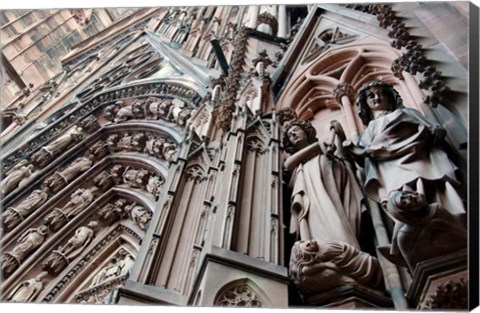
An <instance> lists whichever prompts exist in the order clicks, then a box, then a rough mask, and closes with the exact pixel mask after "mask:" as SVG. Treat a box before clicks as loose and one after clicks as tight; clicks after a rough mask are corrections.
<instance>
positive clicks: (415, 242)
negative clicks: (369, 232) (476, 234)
mask: <svg viewBox="0 0 480 313" xmlns="http://www.w3.org/2000/svg"><path fill="white" fill-rule="evenodd" d="M382 208H383V209H384V210H385V212H386V213H387V214H388V215H389V216H390V217H391V218H392V219H393V220H395V221H396V223H395V229H394V233H393V238H392V244H391V245H389V246H383V247H378V249H379V251H380V252H381V253H382V254H383V255H384V256H385V257H386V258H387V259H388V260H389V261H391V262H392V263H394V264H397V265H400V266H405V267H408V268H409V269H410V271H411V272H412V273H413V272H414V270H415V266H416V264H417V263H418V262H421V261H425V260H428V259H432V258H435V257H438V256H444V255H448V254H449V253H453V252H456V251H460V250H462V249H466V248H467V243H468V242H467V238H468V235H467V230H466V229H465V227H464V226H463V224H462V223H461V222H459V221H458V220H457V219H456V218H455V217H454V216H453V215H452V214H451V213H450V212H449V211H447V210H446V209H445V208H444V207H442V206H441V205H439V204H437V203H432V204H428V203H427V202H426V200H425V196H424V195H423V194H420V193H417V192H411V191H393V192H391V193H390V197H389V198H386V199H384V200H383V201H382Z"/></svg>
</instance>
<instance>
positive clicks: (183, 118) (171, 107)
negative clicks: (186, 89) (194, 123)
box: [103, 97, 196, 127]
mask: <svg viewBox="0 0 480 313" xmlns="http://www.w3.org/2000/svg"><path fill="white" fill-rule="evenodd" d="M195 113H196V110H194V109H191V108H189V107H188V105H187V104H186V103H185V102H183V101H181V100H178V99H158V98H153V97H150V98H148V99H145V100H144V99H140V100H135V101H134V102H133V103H132V104H129V105H125V103H124V101H123V100H120V101H117V102H116V103H115V104H112V105H109V106H107V107H105V109H104V110H103V116H104V117H105V119H106V120H108V121H110V122H112V123H120V122H124V121H127V120H131V119H145V118H146V119H151V120H158V119H164V120H166V121H170V122H172V123H176V124H177V125H179V126H181V127H185V126H186V125H187V121H188V120H189V118H190V117H192V116H193V115H194V114H195Z"/></svg>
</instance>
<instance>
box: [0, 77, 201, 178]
mask: <svg viewBox="0 0 480 313" xmlns="http://www.w3.org/2000/svg"><path fill="white" fill-rule="evenodd" d="M145 94H149V95H150V96H151V97H155V98H157V97H159V98H162V99H166V98H169V99H178V102H177V105H175V104H173V105H172V107H171V111H169V114H170V117H169V121H172V122H174V123H177V124H178V125H180V126H181V127H182V125H183V126H185V125H186V122H187V121H188V119H189V118H190V116H192V115H193V114H194V107H195V106H196V105H197V104H198V103H199V102H200V100H201V97H200V96H199V95H198V93H197V92H195V91H194V90H192V89H190V88H189V87H185V86H183V85H180V84H176V83H166V82H158V83H143V84H135V85H133V86H127V87H124V88H121V89H117V90H114V91H107V92H104V93H102V94H99V95H97V96H95V97H93V98H91V99H90V100H88V101H87V102H86V103H85V104H83V105H82V106H81V107H78V108H76V109H75V110H73V111H72V112H71V113H69V114H67V115H65V116H64V117H63V118H62V119H60V120H59V121H58V122H57V123H55V124H53V125H52V126H50V127H49V128H47V129H45V130H44V131H42V132H41V133H40V134H39V135H38V136H37V137H35V138H34V139H33V140H31V141H29V142H27V143H25V145H24V146H22V147H21V148H19V149H17V150H15V151H14V152H13V153H11V154H9V155H7V156H6V157H4V158H3V159H2V168H3V171H5V172H6V171H8V170H10V169H11V168H13V166H15V165H16V164H17V163H19V162H20V161H22V160H26V159H28V158H29V156H30V155H31V154H32V153H34V152H35V153H34V154H35V156H33V155H32V159H31V160H30V161H31V163H32V164H34V165H36V166H38V167H40V168H42V167H44V166H46V165H47V164H49V163H50V162H51V161H52V160H53V156H52V154H53V155H55V157H57V156H58V153H57V152H59V151H65V149H66V148H69V147H71V146H72V145H73V144H74V143H78V141H79V140H80V139H81V138H82V137H83V136H85V135H86V131H84V130H83V129H81V127H79V126H73V127H72V125H74V123H75V121H78V120H82V119H83V118H84V117H85V116H86V115H88V114H89V113H92V112H93V111H94V110H95V109H97V108H99V107H102V106H103V104H104V103H107V102H110V103H111V102H114V103H115V102H117V101H120V100H123V99H125V98H132V97H138V96H145ZM172 103H173V101H172ZM180 103H183V104H180ZM187 103H188V104H189V106H190V107H187ZM87 122H88V121H87ZM85 123H86V122H85ZM80 135H82V136H80ZM56 136H60V137H58V138H57V139H55V140H54V141H53V142H52V143H51V144H48V142H49V141H51V140H52V139H53V138H55V137H56ZM60 138H61V139H60ZM57 140H58V141H57ZM64 145H65V146H64ZM38 147H42V148H41V149H40V150H38V151H36V150H37V149H38Z"/></svg>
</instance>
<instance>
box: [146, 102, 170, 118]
mask: <svg viewBox="0 0 480 313" xmlns="http://www.w3.org/2000/svg"><path fill="white" fill-rule="evenodd" d="M147 106H148V112H149V113H148V114H147V118H149V119H155V120H158V119H160V118H163V119H166V118H167V116H168V112H169V110H170V107H171V106H172V101H171V100H166V99H155V98H152V99H148V100H147Z"/></svg>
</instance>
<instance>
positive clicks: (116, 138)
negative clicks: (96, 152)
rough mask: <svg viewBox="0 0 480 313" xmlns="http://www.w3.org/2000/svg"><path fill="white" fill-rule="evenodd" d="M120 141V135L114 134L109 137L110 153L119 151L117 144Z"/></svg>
mask: <svg viewBox="0 0 480 313" xmlns="http://www.w3.org/2000/svg"><path fill="white" fill-rule="evenodd" d="M119 140H120V135H118V134H112V135H110V136H108V138H107V146H108V149H109V150H110V152H112V153H113V152H117V151H118V150H119V149H117V144H118V141H119Z"/></svg>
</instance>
